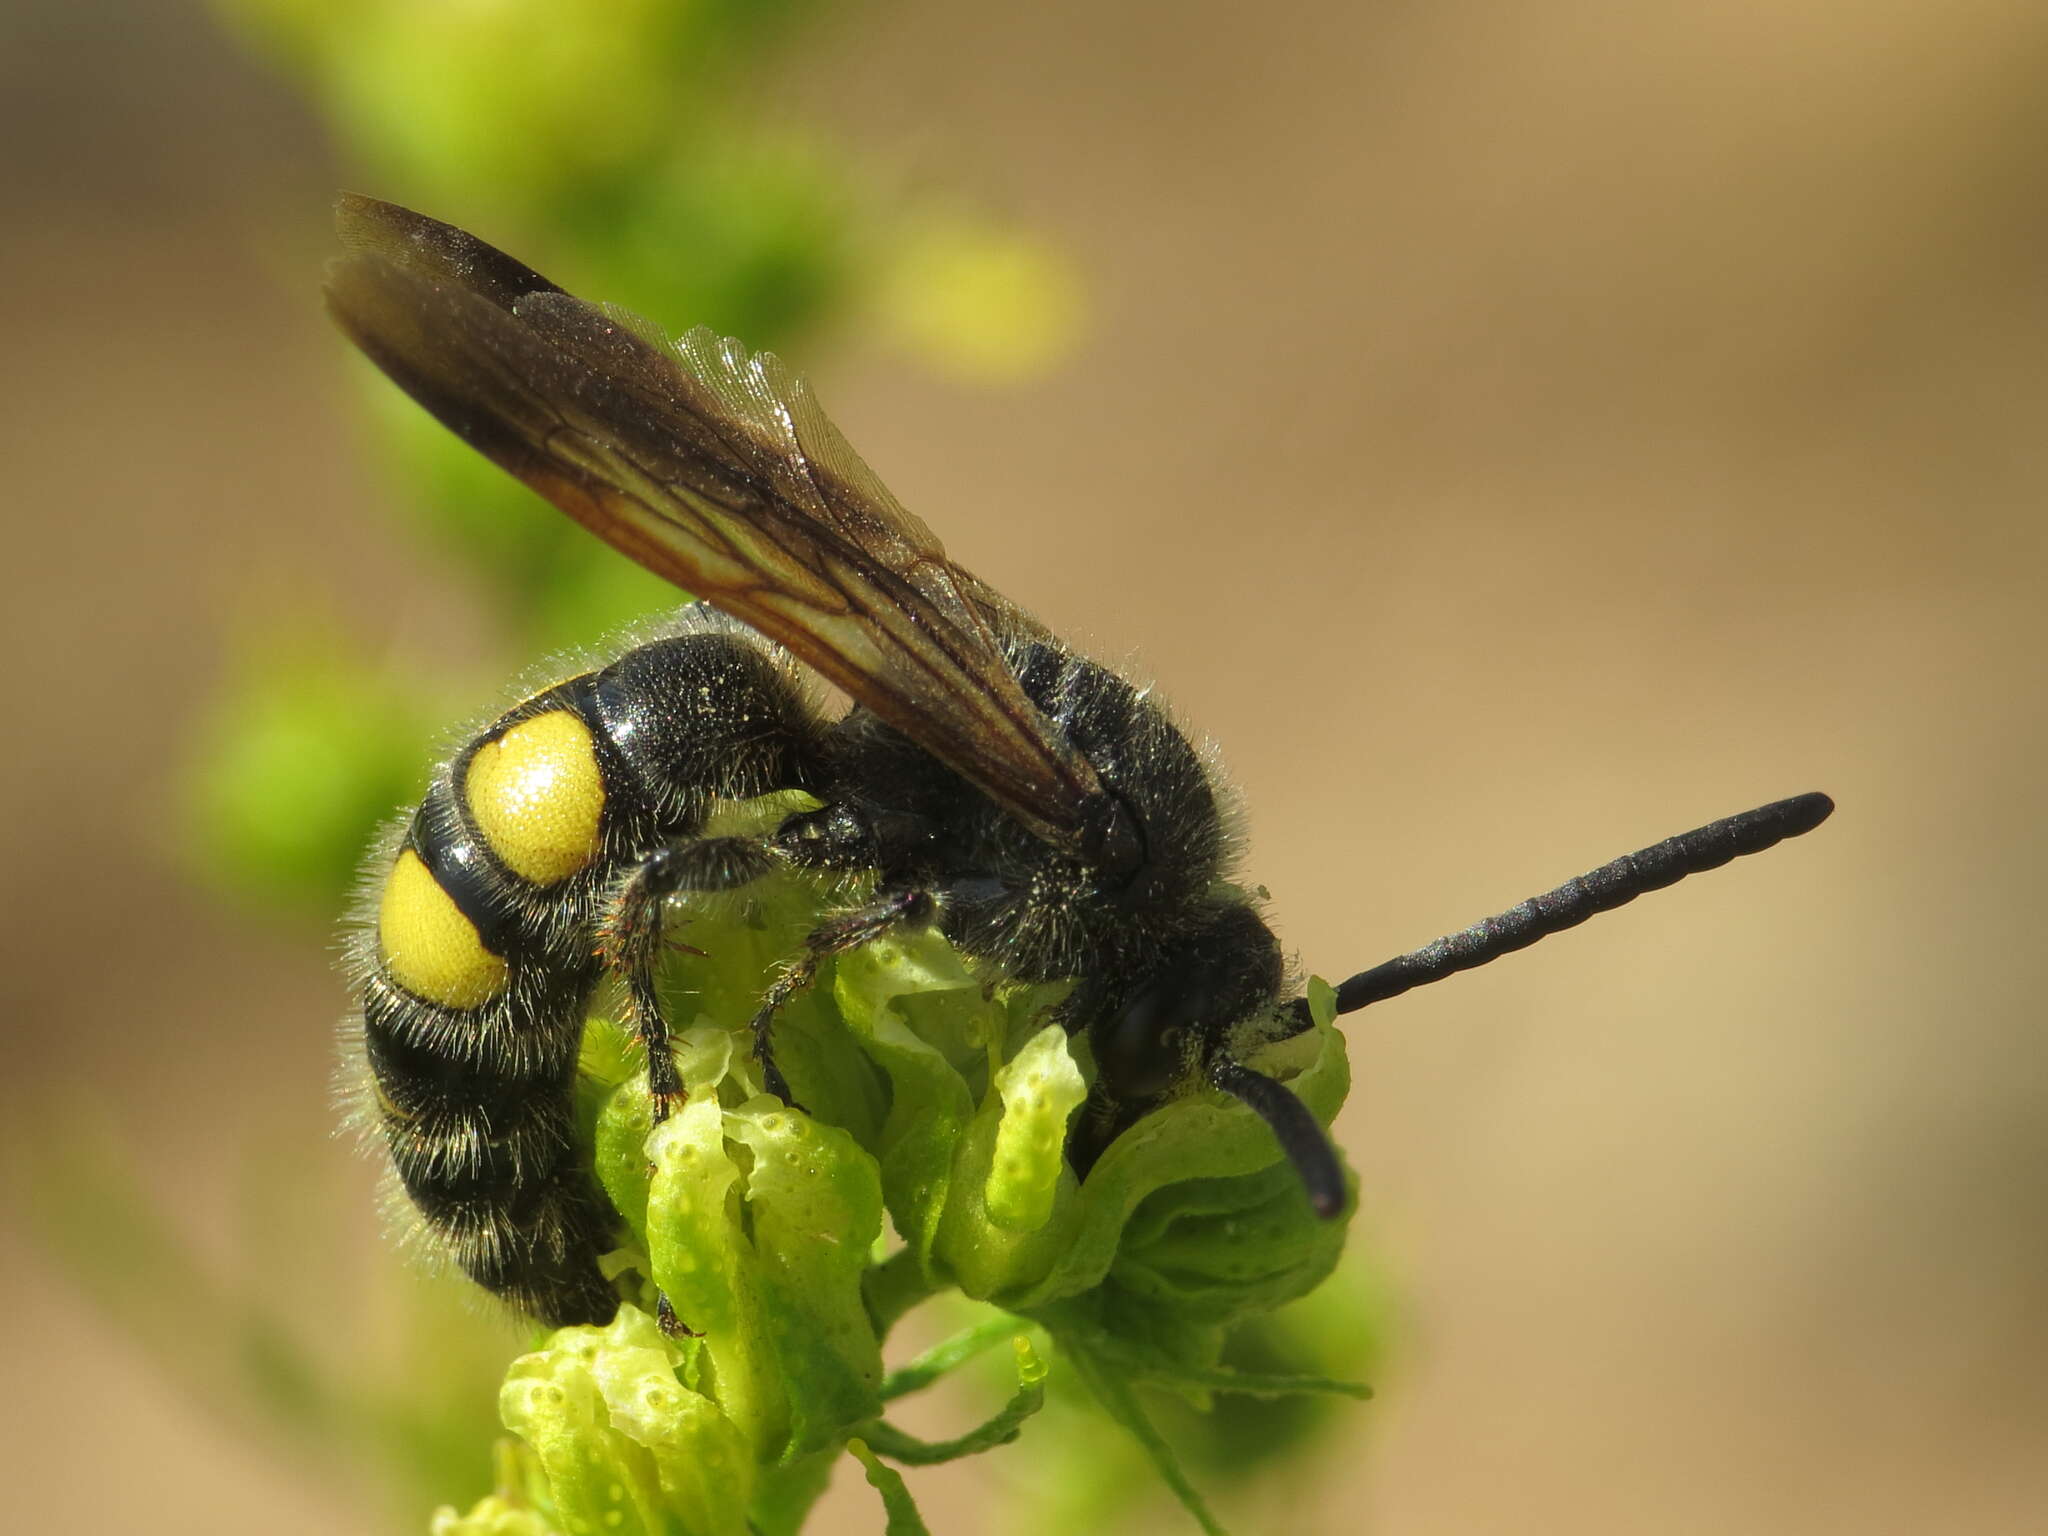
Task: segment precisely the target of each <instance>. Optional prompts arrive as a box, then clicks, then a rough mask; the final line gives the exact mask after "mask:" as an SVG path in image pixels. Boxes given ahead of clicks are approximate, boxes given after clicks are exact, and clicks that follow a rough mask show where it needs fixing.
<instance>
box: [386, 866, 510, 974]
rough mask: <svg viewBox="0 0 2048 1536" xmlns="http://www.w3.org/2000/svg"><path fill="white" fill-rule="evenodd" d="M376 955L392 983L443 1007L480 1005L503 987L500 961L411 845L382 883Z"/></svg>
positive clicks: (501, 961) (503, 967)
mask: <svg viewBox="0 0 2048 1536" xmlns="http://www.w3.org/2000/svg"><path fill="white" fill-rule="evenodd" d="M377 953H378V955H379V956H380V957H381V958H382V959H383V962H384V969H385V970H386V971H387V972H388V973H389V974H390V976H391V979H392V980H393V981H395V982H397V983H398V984H399V985H400V986H401V987H403V988H405V990H406V991H408V992H410V993H411V994H412V995H413V996H414V997H417V998H422V999H424V1000H425V1001H427V1002H430V1003H438V1004H439V1005H440V1006H441V1007H443V1008H479V1007H481V1006H483V1005H484V1004H485V1003H488V1002H489V1001H490V1000H491V999H492V998H494V997H496V996H497V995H498V994H499V993H500V992H502V991H503V990H504V988H505V962H504V961H503V960H502V959H500V958H499V957H498V956H496V955H494V954H492V953H491V952H490V951H489V950H488V949H485V948H484V942H483V940H482V939H480V938H478V937H477V931H476V924H475V923H472V922H471V921H470V920H469V919H468V918H466V917H464V916H463V915H462V909H461V908H460V907H458V906H456V905H455V899H454V898H453V897H452V896H450V895H449V894H448V893H447V892H446V891H444V890H442V889H441V883H440V882H439V881H438V880H436V879H435V878H434V876H433V873H432V871H430V870H429V869H428V868H427V866H426V865H425V864H423V863H421V862H420V856H419V855H418V854H416V853H414V852H413V851H412V850H411V849H410V848H408V849H406V850H405V851H404V852H403V853H401V854H399V856H398V862H397V863H396V864H393V865H392V866H391V878H390V879H388V880H386V881H385V882H384V900H383V901H382V902H381V903H380V904H379V906H378V908H377Z"/></svg>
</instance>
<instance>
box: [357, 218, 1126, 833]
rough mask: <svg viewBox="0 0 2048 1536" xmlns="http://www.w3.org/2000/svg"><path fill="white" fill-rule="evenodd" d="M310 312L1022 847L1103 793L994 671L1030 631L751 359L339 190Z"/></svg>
mask: <svg viewBox="0 0 2048 1536" xmlns="http://www.w3.org/2000/svg"><path fill="white" fill-rule="evenodd" d="M337 220H338V223H339V226H340V231H341V238H342V243H343V246H344V248H345V250H346V254H345V255H343V256H342V257H341V258H340V259H339V260H338V261H336V262H335V263H334V265H333V266H332V267H331V268H330V270H329V273H328V280H327V301H328V307H329V309H330V310H331V311H332V312H333V314H334V317H335V319H336V321H337V322H338V323H339V324H340V326H341V328H342V329H343V330H344V331H345V332H347V333H348V336H349V337H350V339H351V340H353V341H354V342H355V344H356V345H357V346H358V347H360V348H362V350H363V351H364V353H365V354H367V355H368V356H369V358H370V359H371V361H373V362H374V363H376V364H377V366H378V367H379V368H381V369H383V370H384V372H385V373H387V374H389V375H390V376H391V378H392V379H393V381H395V382H396V383H397V384H398V385H399V387H400V388H402V389H404V390H405V391H406V392H407V393H408V394H410V395H411V396H412V397H413V398H414V399H415V400H417V401H419V403H420V404H421V405H423V406H425V407H426V408H427V409H428V410H429V411H431V412H432V413H433V414H434V415H435V416H436V417H438V418H439V419H440V420H441V422H442V423H443V424H444V425H446V426H447V427H449V428H450V429H452V430H453V431H455V432H456V433H458V434H459V435H460V436H461V437H463V438H464V439H465V440H466V441H468V442H469V443H470V444H471V445H472V446H474V447H475V448H477V449H478V450H479V451H480V452H482V453H484V454H485V455H486V456H488V457H489V458H491V459H492V460H494V461H495V462H496V463H498V464H499V465H500V466H502V467H503V468H505V469H507V470H509V471H510V472H511V473H512V474H514V475H516V476H518V477H519V478H520V479H521V480H523V481H525V482H526V483H527V484H528V485H530V486H531V487H533V489H535V490H536V491H538V492H540V494H541V495H543V496H545V497H546V498H547V499H548V500H550V501H552V502H553V503H554V504H555V505H556V506H558V507H560V508H561V509H562V510H563V511H564V512H566V513H568V514H569V515H570V516H571V517H573V518H575V519H576V520H577V521H578V522H580V523H582V524H583V525H584V526H585V527H587V528H589V529H591V530H592V531H593V532H595V533H596V534H598V535H599V536H600V537H601V538H603V539H605V540H606V541H607V542H609V543H611V544H612V545H614V546H615V547H616V548H618V549H619V550H621V551H622V552H624V553H625V554H627V555H629V556H631V557H632V558H633V559H635V560H637V561H639V562H640V563H641V564H642V565H644V566H646V567H647V568H648V569H649V570H651V571H654V572H656V573H658V574H659V575H662V576H666V577H667V578H669V579H670V580H671V581H674V582H675V583H676V584H677V585H678V586H680V587H682V588H683V589H685V590H686V591H688V592H691V593H693V594H695V595H696V596H698V597H702V598H704V599H705V600H706V601H708V602H711V603H714V604H716V605H717V606H718V607H720V608H723V609H724V610H725V611H726V612H727V613H730V614H731V615H733V616H734V617H735V618H737V619H739V620H741V621H742V622H744V623H746V624H748V625H751V626H752V627H753V628H755V629H757V630H759V631H760V632H761V633H762V634H764V635H767V636H769V637H770V638H772V639H774V640H776V641H779V642H780V643H781V644H783V645H784V646H787V647H788V648H789V650H790V651H792V652H793V653H794V654H795V655H797V656H798V657H800V658H802V659H803V660H804V661H805V662H807V663H808V664H809V665H811V666H812V667H814V668H816V669H817V670H818V671H819V672H820V673H821V674H823V675H824V676H825V677H827V678H829V679H830V680H831V681H832V682H834V683H836V684H837V685H838V686H839V687H841V688H843V689H845V690H846V692H847V693H848V694H849V695H850V696H851V697H852V698H854V699H856V700H857V701H859V702H860V703H861V704H864V705H866V706H867V707H868V708H869V709H871V710H873V711H874V713H875V714H877V715H879V716H880V717H881V718H882V719H884V720H886V721H887V722H888V723H889V724H891V725H893V726H895V727H896V729H898V730H900V731H902V732H903V733H904V734H905V735H906V736H908V737H910V738H911V739H912V740H913V741H916V742H917V743H918V744H919V745H920V746H922V747H924V748H925V749H926V750H927V751H929V752H931V753H932V754H933V755H934V756H936V757H938V758H940V759H941V760H943V761H944V762H946V763H948V764H950V765H951V766H952V767H953V768H955V769H956V770H958V771H959V772H960V773H962V774H964V775H965V776H966V777H967V778H969V779H971V780H972V781H973V782H974V783H976V784H978V785H979V786H980V787H981V788H982V789H983V790H985V791H987V793H988V794H989V795H991V796H992V797H993V798H995V799H996V800H997V801H999V802H1000V803H1001V804H1003V805H1004V806H1006V807H1007V808H1008V809H1010V810H1011V811H1012V812H1014V813H1016V814H1017V815H1018V816H1020V817H1022V818H1023V819H1024V820H1025V821H1027V822H1029V823H1030V824H1032V825H1033V827H1034V828H1035V829H1036V830H1037V831H1038V832H1039V833H1040V834H1041V835H1043V836H1045V837H1047V838H1049V839H1051V840H1052V841H1054V842H1055V843H1058V844H1061V845H1063V846H1075V845H1076V844H1077V843H1078V842H1079V841H1080V839H1081V837H1082V835H1083V833H1084V831H1085V829H1086V827H1087V825H1088V823H1089V819H1090V818H1089V812H1090V810H1091V808H1093V807H1094V806H1096V805H1098V804H1099V801H1100V797H1101V795H1102V793H1103V791H1102V786H1101V783H1100V781H1099V780H1098V779H1097V777H1096V775H1095V771H1094V769H1093V768H1092V767H1090V766H1089V764H1088V763H1087V761H1086V760H1085V759H1083V758H1082V757H1081V756H1080V755H1079V754H1078V753H1076V752H1075V751H1073V749H1072V748H1071V747H1069V746H1068V745H1067V744H1066V743H1065V742H1064V741H1062V740H1061V739H1060V738H1059V737H1058V735H1057V734H1056V733H1055V732H1054V731H1053V729H1052V727H1051V725H1050V723H1049V722H1048V721H1047V720H1046V718H1045V716H1044V715H1043V714H1042V713H1041V712H1040V711H1039V709H1038V708H1037V706H1036V705H1034V704H1033V703H1032V702H1031V700H1030V699H1029V698H1028V697H1026V695H1025V693H1024V691H1023V689H1022V687H1021V686H1020V685H1019V684H1018V682H1017V678H1016V675H1015V673H1014V672H1013V671H1012V670H1011V667H1010V665H1009V663H1008V662H1007V661H1006V660H1005V659H1004V656H1003V652H1002V648H1001V645H1000V643H999V641H998V634H999V633H1006V632H1007V633H1014V632H1016V631H1018V630H1020V629H1022V630H1025V631H1027V632H1029V631H1031V630H1034V629H1035V625H1034V624H1033V621H1032V620H1030V619H1029V618H1028V617H1027V616H1026V615H1024V614H1023V613H1022V611H1021V610H1019V609H1017V608H1015V607H1013V606H1012V605H1011V604H1010V603H1008V602H1007V601H1005V600H1004V599H1003V598H1002V597H1001V596H1000V595H999V594H997V593H996V592H994V591H993V590H992V589H991V588H989V587H986V586H984V585H983V584H982V583H981V582H979V581H977V580H976V579H975V578H974V577H973V576H971V575H970V574H968V573H967V572H966V571H964V570H962V569H961V568H960V567H959V566H957V565H954V564H953V563H952V562H951V561H950V560H948V559H947V558H946V554H945V551H944V549H943V548H941V546H940V544H939V541H938V539H937V538H935V537H934V536H933V534H932V532H931V530H930V529H928V528H926V527H925V526H924V524H923V523H921V522H919V521H918V520H917V519H916V518H915V517H912V516H911V515H910V513H909V512H907V511H905V510H904V508H903V506H902V505H901V504H900V503H899V502H898V501H897V500H896V498H895V497H894V496H892V495H890V494H889V492H888V490H887V489H886V488H885V487H884V486H883V485H882V483H881V482H880V481H879V480H877V479H876V478H875V476H874V472H873V471H872V470H870V469H869V468H868V467H867V465H865V464H864V463H862V462H861V460H860V457H859V456H858V455H857V454H855V453H854V451H853V449H852V447H851V446H850V445H849V444H848V443H847V441H846V439H845V438H844V437H842V436H840V434H839V431H838V429H837V428H836V427H834V426H833V425H832V423H831V422H830V421H828V420H827V419H826V418H825V414H824V412H823V411H821V410H820V409H819V408H818V405H817V402H816V401H815V400H814V399H813V398H812V395H811V392H810V390H809V388H808V387H807V386H806V385H805V384H804V382H803V380H802V379H800V378H798V377H796V375H794V374H793V373H791V372H790V371H789V370H788V369H787V368H786V367H784V365H783V363H782V361H781V360H780V359H779V358H777V357H775V356H774V355H773V354H771V353H766V352H762V353H749V352H748V351H747V350H746V349H745V348H744V347H742V346H741V345H740V344H739V343H738V342H734V341H725V340H721V339H719V338H718V337H717V336H716V335H714V334H713V333H712V332H710V331H708V330H704V329H701V328H700V329H698V330H694V331H692V332H690V333H689V334H688V335H687V336H685V337H683V338H682V340H681V341H680V342H677V343H675V344H673V345H670V344H668V343H666V342H664V341H663V340H662V339H661V338H660V337H659V336H658V335H655V334H654V333H652V332H651V330H650V329H649V328H648V327H646V326H645V325H644V324H643V323H642V322H640V321H637V320H634V319H633V318H632V317H630V316H628V315H625V314H623V313H622V312H618V311H614V310H610V309H604V308H600V307H598V306H596V305H592V304H587V303H585V302H584V301H583V300H581V299H578V298H575V297H573V296H571V295H570V294H567V293H565V292H563V291H562V290H561V289H560V288H558V287H556V286H555V285H554V284H553V283H550V282H549V281H548V280H547V279H546V278H544V277H542V276H541V275H540V274H539V273H537V272H535V271H533V270H532V269H531V268H530V267H526V266H524V265H522V264H521V263H519V262H516V261H514V260H513V259H512V258H511V257H509V256H507V255H505V254H504V253H503V252H501V251H498V250H495V249H493V248H492V247H490V246H488V245H485V244H484V243H483V242H482V241H481V240H478V239H476V238H475V237H474V236H472V235H467V234H464V233H463V232H462V231H461V230H458V229H455V228H453V227H451V226H449V225H446V224H441V223H437V222H435V221H434V220H432V219H428V218H424V217H422V216H421V215H419V214H416V213H411V212H409V211H407V210H406V209H403V208H398V207H395V206H393V205H392V204H389V203H380V202H376V201H373V200H372V199H369V198H362V197H346V198H344V199H343V200H342V202H341V204H340V206H339V209H338V212H337Z"/></svg>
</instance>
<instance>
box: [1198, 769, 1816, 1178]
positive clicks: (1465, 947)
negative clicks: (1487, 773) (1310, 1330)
mask: <svg viewBox="0 0 2048 1536" xmlns="http://www.w3.org/2000/svg"><path fill="white" fill-rule="evenodd" d="M1834 809H1835V802H1834V801H1832V800H1830V799H1829V798H1828V797H1827V796H1826V795H1822V794H1811V795H1794V796H1793V797H1792V798H1791V799H1790V800H1776V801H1773V802H1772V803H1771V804H1769V805H1762V806H1758V807H1757V808H1756V809H1755V810H1753V811H1744V812H1743V813H1742V814H1741V815H1739V816H1725V817H1723V818H1722V819H1721V820H1719V821H1713V822H1709V823H1708V824H1707V825H1706V826H1704V827H1696V828H1694V829H1693V830H1692V831H1690V832H1681V833H1679V834H1678V836H1676V837H1667V838H1665V839H1664V841H1663V842H1661V843H1654V844H1652V845H1651V846H1650V847H1648V848H1644V849H1641V850H1639V851H1638V852H1635V853H1628V854H1623V855H1622V856H1621V857H1620V858H1618V859H1616V860H1614V862H1613V863H1611V864H1602V865H1601V866H1600V867H1599V868H1598V869H1596V870H1593V871H1591V872H1590V873H1588V874H1583V875H1581V876H1579V877H1578V879H1576V880H1567V881H1566V882H1565V883H1564V884H1563V885H1560V886H1559V887H1558V888H1557V889H1556V890H1554V891H1546V892H1545V893H1544V894H1543V895H1541V896H1532V897H1530V898H1529V899H1528V900H1527V901H1525V902H1522V903H1521V904H1520V905H1518V906H1513V907H1510V908H1508V910H1507V911H1505V912H1503V913H1501V914H1500V915H1499V916H1498V917H1489V918H1487V919H1486V920H1485V921H1484V922H1478V923H1474V924H1473V925H1472V926H1471V927H1470V928H1461V929H1460V930H1459V931H1458V932H1456V933H1447V934H1445V935H1444V936H1443V937H1442V938H1440V939H1437V940H1435V941H1434V942H1432V943H1429V944H1425V945H1423V946H1422V948H1420V949H1418V950H1416V951H1414V952H1413V953H1412V954H1406V955H1402V956H1400V957H1399V958H1398V959H1394V960H1389V961H1387V962H1386V963H1385V964H1384V965H1376V966H1374V967H1373V968H1372V969H1371V970H1369V971H1360V972H1359V973H1358V974H1357V975H1356V976H1354V977H1352V978H1351V979H1350V980H1349V981H1347V982H1345V983H1344V984H1343V985H1342V986H1340V987H1338V988H1337V1011H1338V1012H1339V1013H1355V1012H1356V1011H1357V1010H1359V1009H1360V1008H1363V1007H1365V1006H1366V1005H1367V1004H1369V1003H1378V1002H1384V1001H1385V1000H1386V999H1387V998H1390V997H1399V996H1400V995H1401V994H1402V993H1403V992H1407V991H1410V990H1412V989H1414V988H1416V987H1423V986H1427V985H1429V983H1431V982H1432V981H1442V980H1443V979H1444V978H1445V977H1446V976H1455V975H1456V974H1457V973H1458V972H1459V971H1469V970H1471V969H1472V968H1473V967H1474V966H1480V965H1484V964H1486V963H1487V962H1488V961H1489V960H1497V959H1499V958H1500V957H1501V956H1502V955H1506V954H1512V953H1513V952H1514V951H1516V950H1518V949H1526V948H1528V947H1529V946H1530V945H1531V944H1534V943H1535V942H1536V941H1537V940H1538V939H1541V938H1547V937H1549V936H1550V935H1551V934H1553V933H1561V932H1562V931H1563V930H1565V929H1567V928H1574V927H1577V926H1578V925H1579V924H1580V923H1583V922H1584V921H1585V920H1586V919H1587V918H1589V917H1591V916H1592V915H1593V914H1594V913H1596V912H1608V911H1612V910H1613V909H1614V908H1616V907H1619V906H1622V905H1623V904H1625V903H1627V902H1631V901H1634V900H1635V899H1636V898H1637V897H1638V896H1640V895H1642V894H1643V893H1644V892H1645V891H1660V890H1662V889H1663V888H1664V887H1665V886H1667V885H1676V884H1677V883H1678V882H1679V881H1681V880H1683V879H1684V878H1685V877H1686V876H1687V875H1697V874H1702V873H1704V872H1705V871H1707V870H1710V869H1719V868H1720V867H1721V866H1722V865H1723V864H1726V863H1728V862H1729V861H1730V860H1731V859H1739V858H1741V857H1742V856H1743V855H1744V854H1749V853H1762V852H1763V851H1764V850H1765V849H1766V848H1774V847H1776V846H1777V845H1778V844H1779V843H1782V842H1784V841H1785V839H1786V838H1788V837H1798V836H1800V835H1801V834H1802V833H1806V832H1811V831H1812V830H1813V829H1814V828H1815V827H1817V826H1819V825H1820V824H1821V823H1822V822H1824V821H1826V820H1827V819H1828V817H1829V816H1830V815H1831V814H1833V812H1834ZM1294 1009H1295V1014H1296V1016H1297V1017H1298V1018H1299V1020H1300V1021H1301V1024H1302V1027H1303V1028H1307V1027H1308V1025H1309V1023H1310V1019H1309V1015H1308V1003H1307V1000H1306V999H1303V1000H1300V1001H1297V1002H1296V1003H1295V1005H1294ZM1217 1086H1219V1087H1222V1086H1224V1085H1223V1084H1221V1083H1219V1084H1218V1085H1217ZM1226 1091H1233V1092H1234V1091H1235V1090H1226ZM1240 1097H1244V1096H1243V1095H1240ZM1246 1102H1248V1103H1252V1101H1251V1100H1250V1099H1248V1098H1247V1100H1246ZM1252 1107H1253V1108H1254V1109H1257V1108H1258V1105H1257V1104H1256V1103H1252ZM1260 1113H1261V1114H1264V1113H1265V1111H1264V1110H1260ZM1274 1129H1275V1131H1276V1132H1277V1131H1278V1130H1279V1127H1278V1125H1277V1124H1276V1125H1275V1127H1274ZM1285 1144H1286V1141H1285V1138H1284V1137H1283V1138H1282V1145H1283V1146H1284V1145H1285ZM1289 1155H1290V1156H1291V1155H1292V1153H1291V1152H1290V1154H1289ZM1296 1166H1297V1167H1299V1166H1300V1164H1299V1163H1297V1165H1296ZM1302 1177H1303V1179H1304V1180H1306V1179H1307V1177H1308V1175H1307V1173H1306V1172H1304V1173H1303V1175H1302Z"/></svg>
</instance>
